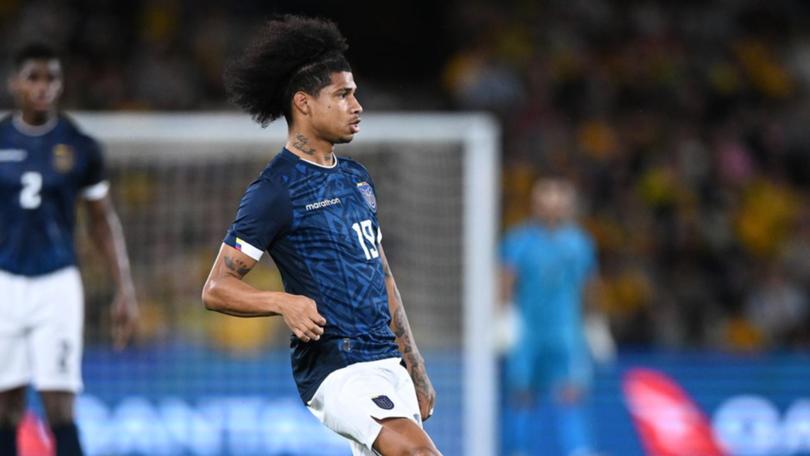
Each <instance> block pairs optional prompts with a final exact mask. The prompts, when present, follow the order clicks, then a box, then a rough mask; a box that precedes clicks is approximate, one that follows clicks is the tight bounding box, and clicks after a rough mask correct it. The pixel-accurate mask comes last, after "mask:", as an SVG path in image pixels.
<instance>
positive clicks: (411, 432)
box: [373, 364, 441, 455]
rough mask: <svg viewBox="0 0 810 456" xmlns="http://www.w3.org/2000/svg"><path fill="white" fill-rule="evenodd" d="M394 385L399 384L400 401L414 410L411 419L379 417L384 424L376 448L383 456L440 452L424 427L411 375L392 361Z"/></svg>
mask: <svg viewBox="0 0 810 456" xmlns="http://www.w3.org/2000/svg"><path fill="white" fill-rule="evenodd" d="M387 367H388V369H389V370H391V375H392V379H393V384H394V386H395V387H396V395H397V397H398V398H399V399H398V400H400V401H403V402H404V404H403V405H404V406H405V408H406V409H407V410H409V411H410V412H411V415H412V416H413V419H410V418H388V419H384V420H376V421H377V422H378V423H380V424H381V425H382V429H380V433H379V435H378V436H377V439H376V440H375V441H374V445H373V448H374V450H375V451H377V452H378V453H380V454H382V455H398V454H407V455H438V454H441V453H439V450H438V449H436V445H435V444H434V443H433V440H431V439H430V436H428V434H427V433H426V432H425V430H424V429H422V418H421V416H420V412H419V401H418V400H417V399H416V388H415V387H414V384H413V381H412V380H411V376H410V374H408V371H407V370H406V369H405V367H404V366H402V365H400V364H392V365H390V366H387Z"/></svg>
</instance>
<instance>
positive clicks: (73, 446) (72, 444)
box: [40, 391, 82, 456]
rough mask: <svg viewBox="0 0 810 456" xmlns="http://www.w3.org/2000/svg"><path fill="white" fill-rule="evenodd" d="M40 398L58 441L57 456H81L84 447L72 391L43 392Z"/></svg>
mask: <svg viewBox="0 0 810 456" xmlns="http://www.w3.org/2000/svg"><path fill="white" fill-rule="evenodd" d="M40 397H41V398H42V405H43V407H44V408H45V414H46V415H47V417H48V424H49V425H50V428H51V433H52V434H53V438H54V440H55V441H56V455H57V456H81V455H82V447H81V444H80V443H79V430H78V428H77V427H76V419H75V412H74V404H75V402H76V400H75V399H76V395H75V394H74V393H73V392H70V391H42V392H40Z"/></svg>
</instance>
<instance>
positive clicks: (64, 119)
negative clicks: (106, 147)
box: [59, 113, 100, 150]
mask: <svg viewBox="0 0 810 456" xmlns="http://www.w3.org/2000/svg"><path fill="white" fill-rule="evenodd" d="M59 122H60V123H61V124H62V128H63V129H64V131H65V134H66V135H67V136H68V137H69V138H70V139H71V141H72V142H75V143H76V144H78V145H81V146H84V147H87V148H90V149H93V150H98V149H100V145H99V142H98V140H97V139H96V138H94V137H93V136H91V135H90V134H88V133H87V132H85V131H84V130H83V129H82V128H81V126H79V124H78V123H77V122H76V120H75V119H73V118H72V117H71V116H70V115H68V114H65V113H61V114H59Z"/></svg>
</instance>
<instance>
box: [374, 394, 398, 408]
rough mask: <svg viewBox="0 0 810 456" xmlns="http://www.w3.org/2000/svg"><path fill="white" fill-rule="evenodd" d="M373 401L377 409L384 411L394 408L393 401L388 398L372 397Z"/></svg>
mask: <svg viewBox="0 0 810 456" xmlns="http://www.w3.org/2000/svg"><path fill="white" fill-rule="evenodd" d="M371 400H372V401H374V403H375V404H377V407H379V408H381V409H383V410H391V409H392V408H394V402H393V401H392V400H391V399H389V398H388V396H377V397H372V398H371Z"/></svg>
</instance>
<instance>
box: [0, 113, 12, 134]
mask: <svg viewBox="0 0 810 456" xmlns="http://www.w3.org/2000/svg"><path fill="white" fill-rule="evenodd" d="M11 119H12V114H11V113H8V114H6V115H4V116H3V117H2V118H0V135H2V136H3V137H5V136H8V135H9V134H10V133H11V132H13V131H14V124H13V122H12V121H11Z"/></svg>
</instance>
